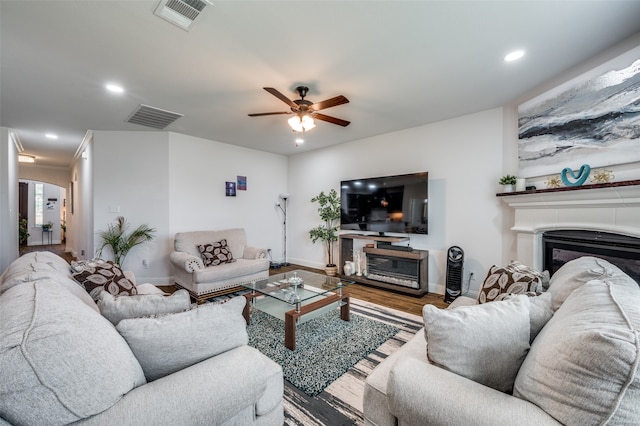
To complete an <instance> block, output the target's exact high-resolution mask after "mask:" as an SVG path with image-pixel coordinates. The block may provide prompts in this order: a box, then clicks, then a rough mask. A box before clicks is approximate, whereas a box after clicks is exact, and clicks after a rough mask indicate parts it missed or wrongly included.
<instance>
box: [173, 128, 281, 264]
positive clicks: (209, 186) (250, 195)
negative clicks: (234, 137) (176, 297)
mask: <svg viewBox="0 0 640 426" xmlns="http://www.w3.org/2000/svg"><path fill="white" fill-rule="evenodd" d="M169 141H170V142H169V153H170V154H169V157H170V162H171V167H170V170H169V177H170V179H169V181H170V182H169V185H170V186H169V191H170V194H171V203H170V205H169V209H170V210H169V229H170V233H171V237H173V235H174V234H175V233H176V232H183V231H196V230H202V229H227V228H236V227H238V228H245V230H246V232H247V240H248V243H249V244H250V245H253V246H256V247H263V248H270V249H271V250H272V255H273V257H274V259H277V258H278V256H280V254H281V252H282V225H281V222H280V217H279V216H278V211H277V210H276V208H275V203H276V201H277V199H278V194H280V193H282V192H286V190H287V158H286V157H285V156H282V155H276V154H270V153H266V152H262V151H256V150H253V149H248V148H242V147H238V146H234V145H229V144H225V143H221V142H214V141H210V140H206V139H200V138H194V137H190V136H185V135H181V134H177V133H171V134H170V138H169ZM238 176H246V178H247V190H246V191H239V190H238V191H236V196H235V197H227V196H226V195H225V182H227V181H229V182H236V180H237V177H238ZM170 243H171V248H173V239H172V238H171V241H170Z"/></svg>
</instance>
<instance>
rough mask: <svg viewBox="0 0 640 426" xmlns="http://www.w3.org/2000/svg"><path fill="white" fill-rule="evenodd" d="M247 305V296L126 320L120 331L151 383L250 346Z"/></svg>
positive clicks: (121, 322)
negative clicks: (246, 313) (246, 318)
mask: <svg viewBox="0 0 640 426" xmlns="http://www.w3.org/2000/svg"><path fill="white" fill-rule="evenodd" d="M245 303H246V299H245V298H244V297H235V298H233V299H230V300H229V301H228V302H226V303H221V304H215V303H206V304H203V305H199V306H198V307H197V308H196V309H191V310H189V311H186V312H180V313H175V314H168V315H158V316H154V317H148V318H132V319H124V320H122V321H120V323H118V325H117V327H116V329H117V330H118V331H119V332H120V334H121V335H122V336H123V337H124V338H125V340H126V341H127V343H129V346H130V347H131V349H132V350H133V353H134V354H135V356H136V358H137V359H138V361H139V362H140V364H141V365H142V369H143V370H144V374H145V376H146V377H147V380H149V381H151V380H155V379H158V378H160V377H163V376H166V375H168V374H171V373H173V372H175V371H178V370H181V369H183V368H186V367H189V366H190V365H193V364H196V363H198V362H200V361H203V360H205V359H207V358H210V357H212V356H215V355H217V354H220V353H222V352H226V351H228V350H230V349H233V348H235V347H237V346H241V345H246V344H247V343H248V341H249V338H248V336H247V329H246V322H245V320H244V317H243V316H242V310H243V309H244V306H245Z"/></svg>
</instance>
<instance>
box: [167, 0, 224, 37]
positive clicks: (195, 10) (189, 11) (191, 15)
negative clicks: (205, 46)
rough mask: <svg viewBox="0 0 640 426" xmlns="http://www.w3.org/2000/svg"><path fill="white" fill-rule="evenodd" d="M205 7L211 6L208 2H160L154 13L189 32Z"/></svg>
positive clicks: (203, 0) (183, 0)
mask: <svg viewBox="0 0 640 426" xmlns="http://www.w3.org/2000/svg"><path fill="white" fill-rule="evenodd" d="M207 5H211V2H209V1H208V0H162V1H161V2H160V4H158V7H156V11H155V12H154V13H155V14H156V15H157V16H159V17H161V18H162V19H165V20H167V21H169V22H171V23H172V24H174V25H176V26H178V27H180V28H182V29H183V30H185V31H189V27H190V26H191V24H193V21H194V20H195V19H196V18H197V17H198V16H199V15H200V13H201V12H202V11H203V10H204V8H205V7H206V6H207Z"/></svg>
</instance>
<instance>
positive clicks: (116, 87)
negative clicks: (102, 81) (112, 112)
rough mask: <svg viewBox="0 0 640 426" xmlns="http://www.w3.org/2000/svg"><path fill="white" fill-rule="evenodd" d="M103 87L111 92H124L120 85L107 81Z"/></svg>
mask: <svg viewBox="0 0 640 426" xmlns="http://www.w3.org/2000/svg"><path fill="white" fill-rule="evenodd" d="M105 87H106V88H107V90H108V91H110V92H113V93H123V92H124V88H123V87H122V86H119V85H117V84H113V83H109V84H107V85H106V86H105Z"/></svg>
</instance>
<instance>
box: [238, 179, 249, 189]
mask: <svg viewBox="0 0 640 426" xmlns="http://www.w3.org/2000/svg"><path fill="white" fill-rule="evenodd" d="M246 190H247V177H246V176H238V191H246Z"/></svg>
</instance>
